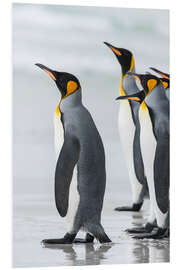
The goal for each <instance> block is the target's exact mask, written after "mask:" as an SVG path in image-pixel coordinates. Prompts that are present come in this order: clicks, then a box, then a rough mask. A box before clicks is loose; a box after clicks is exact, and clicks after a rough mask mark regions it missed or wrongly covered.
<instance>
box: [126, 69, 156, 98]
mask: <svg viewBox="0 0 180 270" xmlns="http://www.w3.org/2000/svg"><path fill="white" fill-rule="evenodd" d="M128 74H129V75H130V76H132V77H134V78H135V79H136V80H137V81H138V82H140V84H141V85H142V87H143V90H144V91H145V94H146V96H147V95H149V94H150V93H151V91H152V90H153V89H154V88H155V87H156V86H158V85H159V83H160V79H159V78H158V77H156V76H154V75H152V74H149V73H148V74H137V73H134V72H128Z"/></svg>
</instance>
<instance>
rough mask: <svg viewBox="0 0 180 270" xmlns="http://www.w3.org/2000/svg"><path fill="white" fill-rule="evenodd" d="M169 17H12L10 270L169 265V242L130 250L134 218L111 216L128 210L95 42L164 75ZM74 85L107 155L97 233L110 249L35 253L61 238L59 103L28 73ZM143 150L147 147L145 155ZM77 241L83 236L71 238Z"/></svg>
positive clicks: (106, 59)
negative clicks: (71, 77)
mask: <svg viewBox="0 0 180 270" xmlns="http://www.w3.org/2000/svg"><path fill="white" fill-rule="evenodd" d="M168 29H169V25H168V12H167V11H160V10H154V11H153V10H138V9H117V8H114V9H107V8H85V7H84V8H82V7H68V8H67V7H64V6H46V5H22V4H15V5H14V7H13V208H14V211H13V265H14V266H16V267H26V266H27V267H28V266H37V267H40V266H59V265H92V264H117V263H149V262H168V261H169V240H168V239H164V240H160V241H157V240H156V241H155V240H134V239H132V238H131V236H129V235H128V234H127V233H125V229H127V228H131V227H135V226H140V225H141V224H142V223H143V222H144V221H145V220H146V218H147V216H148V201H146V202H145V205H144V207H143V210H142V211H141V212H140V213H138V214H134V213H119V212H115V211H114V210H113V209H114V208H115V207H117V206H120V205H127V204H130V203H131V190H130V184H129V180H128V172H127V168H126V164H125V160H124V156H123V154H122V149H121V144H120V143H119V135H118V130H117V113H118V108H119V104H120V103H119V102H115V98H116V97H117V96H118V94H119V84H120V67H119V64H118V62H117V60H116V58H115V57H114V55H112V53H111V52H110V50H108V48H107V47H105V45H104V44H103V43H102V42H103V41H109V42H112V43H113V44H114V45H117V46H118V45H119V46H120V47H125V48H127V49H131V50H133V52H134V54H135V60H136V70H137V71H139V72H144V71H146V70H147V69H148V67H149V66H154V67H156V68H159V69H162V70H164V71H165V72H168V67H169V65H168V64H169V51H168V50H169V36H168V35H169V30H168ZM36 62H40V63H42V64H45V65H47V66H49V67H52V68H53V67H54V68H57V69H58V70H60V69H62V70H64V71H68V72H72V73H73V74H75V75H77V76H78V78H79V79H80V81H81V85H82V88H83V102H84V104H85V105H86V106H87V108H88V109H89V111H90V112H91V114H92V116H93V118H94V121H95V123H96V125H97V127H98V130H99V132H100V134H101V136H102V139H103V143H104V146H105V152H106V169H107V185H106V194H105V200H104V207H103V213H102V224H103V226H104V228H105V230H106V232H107V234H108V235H109V237H110V238H111V239H112V241H113V243H114V244H113V245H112V246H104V245H100V244H98V243H97V242H95V244H94V245H90V244H89V245H79V244H74V245H72V246H61V247H56V248H43V247H42V246H41V244H40V242H41V240H42V239H44V238H55V237H62V236H63V235H64V233H65V232H66V231H65V224H64V221H63V219H62V218H60V217H59V215H58V213H57V210H56V208H55V203H54V190H53V188H54V170H55V153H54V142H53V121H52V117H53V113H54V111H55V109H56V106H57V104H58V102H59V98H60V96H59V93H58V91H57V89H56V88H55V85H54V83H53V82H52V81H51V79H50V78H49V77H48V76H47V75H45V74H44V73H43V72H42V71H40V70H39V69H38V68H37V67H36V66H34V64H35V63H36ZM147 149H148V146H147ZM79 236H84V234H83V233H80V234H79Z"/></svg>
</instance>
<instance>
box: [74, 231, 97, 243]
mask: <svg viewBox="0 0 180 270" xmlns="http://www.w3.org/2000/svg"><path fill="white" fill-rule="evenodd" d="M93 241H94V236H93V235H91V234H89V233H87V234H86V239H82V238H75V239H74V241H73V243H79V244H87V243H93Z"/></svg>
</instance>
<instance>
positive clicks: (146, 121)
mask: <svg viewBox="0 0 180 270" xmlns="http://www.w3.org/2000/svg"><path fill="white" fill-rule="evenodd" d="M129 75H131V76H133V77H134V78H135V79H137V80H138V81H139V82H140V83H141V85H142V86H143V90H142V91H140V92H138V93H135V94H132V95H128V96H123V97H122V96H121V97H118V98H117V99H128V100H133V101H136V102H138V103H140V104H141V105H140V108H139V121H140V128H141V132H140V144H141V151H142V156H143V161H144V167H145V171H146V176H147V183H148V188H149V195H150V203H151V208H152V212H151V215H150V217H149V219H148V223H147V224H146V226H145V230H144V231H147V233H142V234H141V232H143V230H139V232H140V234H139V235H136V236H135V238H138V239H142V238H154V239H158V238H162V237H164V236H165V235H166V232H167V229H168V218H169V101H168V99H167V97H166V95H165V92H164V89H163V85H162V83H161V81H160V79H159V78H157V77H156V76H154V75H149V74H148V75H142V74H136V73H129ZM147 138H148V140H147ZM147 142H148V143H147ZM155 222H157V227H158V229H157V230H156V231H155V232H153V228H154V224H155ZM134 232H138V230H135V231H134Z"/></svg>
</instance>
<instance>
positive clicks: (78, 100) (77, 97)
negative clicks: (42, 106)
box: [59, 88, 82, 113]
mask: <svg viewBox="0 0 180 270" xmlns="http://www.w3.org/2000/svg"><path fill="white" fill-rule="evenodd" d="M81 104H82V95H81V88H79V89H78V90H77V91H76V92H74V93H73V94H71V95H69V96H68V97H66V98H64V99H63V98H61V101H60V104H59V108H60V112H62V113H65V112H66V111H68V110H70V109H71V108H72V107H76V106H79V105H81Z"/></svg>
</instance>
